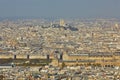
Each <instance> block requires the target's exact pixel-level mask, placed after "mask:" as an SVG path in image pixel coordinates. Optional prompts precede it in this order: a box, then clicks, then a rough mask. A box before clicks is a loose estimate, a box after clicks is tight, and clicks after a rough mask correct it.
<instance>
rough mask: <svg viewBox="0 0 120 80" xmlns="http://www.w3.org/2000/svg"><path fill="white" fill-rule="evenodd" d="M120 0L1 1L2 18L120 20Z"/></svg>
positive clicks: (0, 13)
mask: <svg viewBox="0 0 120 80" xmlns="http://www.w3.org/2000/svg"><path fill="white" fill-rule="evenodd" d="M119 9H120V0H0V17H59V18H61V17H62V18H78V17H79V18H120V15H119V14H120V11H119Z"/></svg>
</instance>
